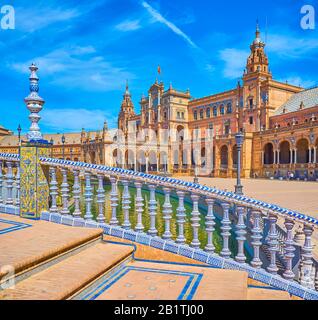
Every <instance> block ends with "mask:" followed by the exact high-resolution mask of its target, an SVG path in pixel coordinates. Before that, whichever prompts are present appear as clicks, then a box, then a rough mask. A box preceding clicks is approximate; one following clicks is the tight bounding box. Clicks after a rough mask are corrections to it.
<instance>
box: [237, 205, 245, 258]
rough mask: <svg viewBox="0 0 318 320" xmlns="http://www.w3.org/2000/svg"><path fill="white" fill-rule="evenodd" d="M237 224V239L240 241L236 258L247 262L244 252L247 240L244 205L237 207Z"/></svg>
mask: <svg viewBox="0 0 318 320" xmlns="http://www.w3.org/2000/svg"><path fill="white" fill-rule="evenodd" d="M236 212H237V217H238V221H237V225H236V236H237V237H236V239H237V242H238V253H237V255H236V257H235V260H236V261H237V262H239V263H245V261H246V256H245V253H244V243H245V241H246V225H245V222H244V215H245V208H244V207H239V206H238V207H237V209H236Z"/></svg>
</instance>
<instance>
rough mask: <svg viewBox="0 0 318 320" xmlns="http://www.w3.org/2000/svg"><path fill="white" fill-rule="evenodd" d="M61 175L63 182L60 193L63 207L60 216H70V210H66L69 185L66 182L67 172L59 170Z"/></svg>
mask: <svg viewBox="0 0 318 320" xmlns="http://www.w3.org/2000/svg"><path fill="white" fill-rule="evenodd" d="M61 173H62V177H63V181H62V184H61V193H62V203H63V207H62V210H61V214H63V215H69V214H70V210H69V209H68V204H69V203H68V202H69V196H70V195H69V191H70V189H69V185H68V182H67V170H66V169H64V168H63V169H62V170H61Z"/></svg>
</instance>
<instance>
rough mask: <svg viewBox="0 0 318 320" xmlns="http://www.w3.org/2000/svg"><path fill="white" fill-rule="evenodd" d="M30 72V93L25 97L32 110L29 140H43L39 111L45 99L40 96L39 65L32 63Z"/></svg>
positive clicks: (28, 106) (29, 108)
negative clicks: (39, 123)
mask: <svg viewBox="0 0 318 320" xmlns="http://www.w3.org/2000/svg"><path fill="white" fill-rule="evenodd" d="M29 69H30V71H31V74H30V78H29V79H30V94H29V95H28V96H27V97H26V98H25V99H24V102H25V104H26V106H27V108H28V110H29V111H30V112H31V114H30V115H29V119H30V121H31V127H30V131H29V132H28V133H27V138H28V141H30V142H32V141H35V142H36V141H41V140H43V137H42V134H41V132H40V127H39V125H38V122H39V121H40V119H41V117H40V116H39V112H40V111H41V110H42V109H43V105H44V103H45V101H44V100H43V99H42V98H41V97H40V96H39V94H38V93H39V78H38V76H37V74H36V72H37V70H38V67H37V66H36V65H35V64H34V63H32V65H31V66H30V67H29Z"/></svg>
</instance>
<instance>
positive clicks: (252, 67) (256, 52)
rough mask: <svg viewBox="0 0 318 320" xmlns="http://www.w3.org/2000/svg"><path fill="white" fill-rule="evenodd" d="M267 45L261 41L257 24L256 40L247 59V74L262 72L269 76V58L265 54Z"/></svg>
mask: <svg viewBox="0 0 318 320" xmlns="http://www.w3.org/2000/svg"><path fill="white" fill-rule="evenodd" d="M265 46H266V44H265V43H264V42H263V41H262V39H261V31H260V27H259V24H258V21H257V23H256V31H255V39H254V41H253V43H252V44H251V46H250V49H251V54H250V56H249V57H248V59H247V65H246V73H244V75H246V74H250V73H254V72H262V73H267V74H269V71H268V64H269V63H268V58H267V55H266V53H265V50H264V49H265Z"/></svg>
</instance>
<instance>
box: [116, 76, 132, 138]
mask: <svg viewBox="0 0 318 320" xmlns="http://www.w3.org/2000/svg"><path fill="white" fill-rule="evenodd" d="M132 116H135V108H134V104H133V102H132V100H131V94H130V92H129V85H128V80H127V81H126V90H125V93H124V95H123V101H122V104H121V108H120V113H119V117H118V128H119V129H120V130H122V131H123V132H126V131H127V122H128V120H129V119H130V118H131V117H132Z"/></svg>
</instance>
